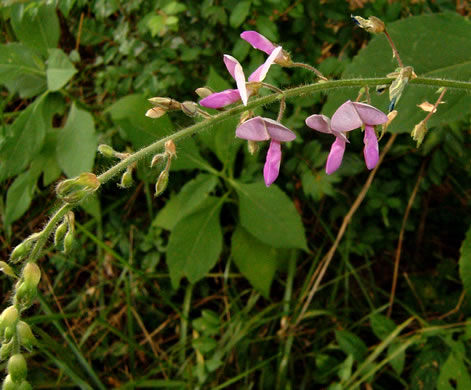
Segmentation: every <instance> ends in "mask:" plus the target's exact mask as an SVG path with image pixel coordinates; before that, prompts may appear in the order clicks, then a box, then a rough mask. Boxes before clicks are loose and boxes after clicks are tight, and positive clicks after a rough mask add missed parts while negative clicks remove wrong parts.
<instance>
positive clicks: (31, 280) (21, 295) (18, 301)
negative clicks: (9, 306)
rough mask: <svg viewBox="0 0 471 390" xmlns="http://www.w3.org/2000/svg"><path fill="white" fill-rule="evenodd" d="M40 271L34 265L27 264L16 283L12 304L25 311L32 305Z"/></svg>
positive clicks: (39, 278) (36, 291)
mask: <svg viewBox="0 0 471 390" xmlns="http://www.w3.org/2000/svg"><path fill="white" fill-rule="evenodd" d="M40 280H41V270H40V269H39V267H38V265H37V264H36V263H32V262H31V263H27V264H26V265H25V267H24V268H23V272H22V274H21V278H20V280H18V282H17V283H16V286H15V288H16V291H15V296H14V297H13V303H14V304H15V305H20V306H21V307H22V309H26V308H28V307H30V306H31V305H32V304H33V300H34V299H35V298H36V296H37V293H38V284H39V281H40Z"/></svg>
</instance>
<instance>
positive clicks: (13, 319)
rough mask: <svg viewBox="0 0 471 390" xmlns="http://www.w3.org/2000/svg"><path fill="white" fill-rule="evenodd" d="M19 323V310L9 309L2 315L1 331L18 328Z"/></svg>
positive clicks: (0, 320)
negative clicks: (13, 327)
mask: <svg viewBox="0 0 471 390" xmlns="http://www.w3.org/2000/svg"><path fill="white" fill-rule="evenodd" d="M17 321H18V309H17V308H16V307H15V306H9V307H7V308H6V309H5V310H3V312H2V314H1V315H0V330H3V329H6V328H8V327H12V326H16V323H17Z"/></svg>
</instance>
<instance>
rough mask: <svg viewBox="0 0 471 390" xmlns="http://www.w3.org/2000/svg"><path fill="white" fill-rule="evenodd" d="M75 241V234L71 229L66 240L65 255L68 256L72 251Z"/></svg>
mask: <svg viewBox="0 0 471 390" xmlns="http://www.w3.org/2000/svg"><path fill="white" fill-rule="evenodd" d="M74 240H75V234H74V232H73V231H71V230H70V229H69V231H68V232H67V234H66V235H65V238H64V251H63V252H64V253H65V254H68V253H70V252H71V251H72V248H73V246H74Z"/></svg>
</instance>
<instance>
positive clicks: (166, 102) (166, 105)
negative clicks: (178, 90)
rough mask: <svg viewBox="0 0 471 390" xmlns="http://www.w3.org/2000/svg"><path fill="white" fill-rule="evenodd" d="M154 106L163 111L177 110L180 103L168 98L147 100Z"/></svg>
mask: <svg viewBox="0 0 471 390" xmlns="http://www.w3.org/2000/svg"><path fill="white" fill-rule="evenodd" d="M148 100H149V102H151V103H152V104H153V105H154V106H156V107H160V108H163V109H164V110H165V111H169V110H179V109H180V103H179V102H177V101H176V100H174V99H171V98H168V97H160V96H159V97H153V98H150V99H148Z"/></svg>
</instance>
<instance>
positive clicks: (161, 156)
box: [150, 153, 167, 168]
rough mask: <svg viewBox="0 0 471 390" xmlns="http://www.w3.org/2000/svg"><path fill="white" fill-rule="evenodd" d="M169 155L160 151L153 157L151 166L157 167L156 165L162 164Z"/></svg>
mask: <svg viewBox="0 0 471 390" xmlns="http://www.w3.org/2000/svg"><path fill="white" fill-rule="evenodd" d="M166 157H167V155H166V154H165V153H159V154H156V155H155V156H154V157H153V158H152V161H151V163H150V167H151V168H153V167H155V166H156V165H158V164H160V163H161V162H164V161H165V159H166Z"/></svg>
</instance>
